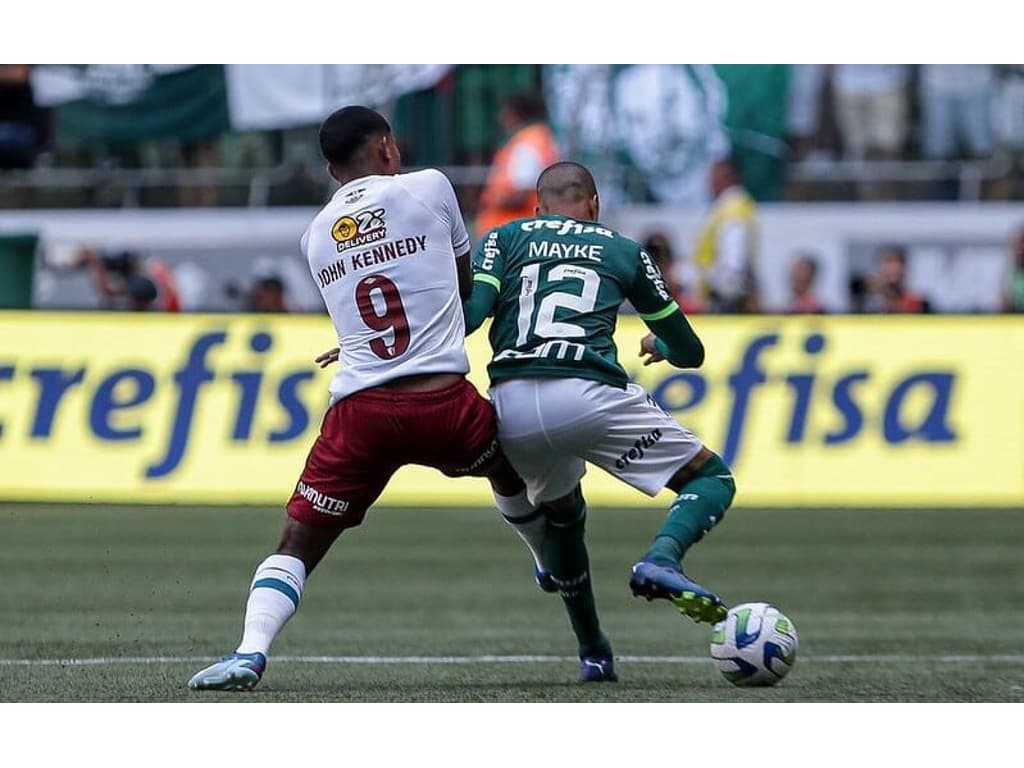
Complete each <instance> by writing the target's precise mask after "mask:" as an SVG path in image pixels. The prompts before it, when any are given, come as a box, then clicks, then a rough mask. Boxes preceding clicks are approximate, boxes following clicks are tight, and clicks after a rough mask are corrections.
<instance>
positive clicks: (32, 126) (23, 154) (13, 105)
mask: <svg viewBox="0 0 1024 768" xmlns="http://www.w3.org/2000/svg"><path fill="white" fill-rule="evenodd" d="M41 144H42V129H41V125H40V121H39V111H38V110H37V109H36V105H35V102H34V101H33V99H32V84H31V82H30V81H29V66H28V64H0V170H4V169H13V168H31V167H32V164H33V162H34V161H35V157H36V153H37V152H38V150H39V146H40V145H41Z"/></svg>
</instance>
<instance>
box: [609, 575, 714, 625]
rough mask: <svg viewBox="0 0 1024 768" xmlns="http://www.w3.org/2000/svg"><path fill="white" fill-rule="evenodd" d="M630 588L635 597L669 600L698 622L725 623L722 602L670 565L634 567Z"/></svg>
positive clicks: (682, 612)
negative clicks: (723, 621)
mask: <svg viewBox="0 0 1024 768" xmlns="http://www.w3.org/2000/svg"><path fill="white" fill-rule="evenodd" d="M629 588H630V589H631V590H632V591H633V595H634V596H635V597H646V598H647V599H648V600H655V599H658V598H660V599H663V600H670V601H671V602H673V603H675V605H676V607H677V608H679V612H680V613H681V614H683V615H684V616H688V617H690V618H691V619H693V620H694V621H696V622H707V623H708V624H715V623H717V622H719V621H722V620H723V619H724V618H725V614H726V612H727V608H726V605H725V603H724V602H722V598H720V597H719V596H718V595H716V594H715V593H714V592H711V591H709V590H707V589H705V588H704V587H702V586H701V585H700V584H698V583H697V582H695V581H691V580H690V579H688V578H687V576H686V574H685V573H683V571H682V569H681V568H678V567H673V566H671V565H658V564H657V563H652V562H651V561H649V560H641V561H640V562H639V563H637V564H636V565H634V566H633V574H632V576H630V579H629Z"/></svg>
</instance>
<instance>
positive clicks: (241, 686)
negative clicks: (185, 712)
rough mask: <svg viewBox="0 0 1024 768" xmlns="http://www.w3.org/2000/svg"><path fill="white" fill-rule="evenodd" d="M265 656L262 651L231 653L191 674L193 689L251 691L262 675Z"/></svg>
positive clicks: (265, 666) (191, 686)
mask: <svg viewBox="0 0 1024 768" xmlns="http://www.w3.org/2000/svg"><path fill="white" fill-rule="evenodd" d="M266 668H267V657H266V656H264V655H263V654H262V653H231V654H228V655H227V656H225V657H224V658H222V659H221V660H220V661H218V662H217V663H216V664H212V665H210V666H209V667H207V668H206V669H201V670H199V671H198V672H196V673H195V674H194V675H192V679H191V680H189V681H188V687H189V688H191V689H192V690H193V691H251V690H252V689H253V688H255V687H256V683H258V682H259V681H260V678H261V677H263V670H265V669H266Z"/></svg>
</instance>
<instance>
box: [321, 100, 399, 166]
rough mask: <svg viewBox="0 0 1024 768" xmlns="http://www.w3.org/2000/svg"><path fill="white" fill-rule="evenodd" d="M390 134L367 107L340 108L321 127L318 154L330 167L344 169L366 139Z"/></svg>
mask: <svg viewBox="0 0 1024 768" xmlns="http://www.w3.org/2000/svg"><path fill="white" fill-rule="evenodd" d="M390 133H391V126H390V125H389V124H388V121H387V120H385V119H384V116H383V115H381V114H380V113H379V112H377V111H376V110H373V109H370V108H369V107H358V106H352V107H342V108H341V109H339V110H338V111H337V112H334V113H333V114H331V115H330V116H329V117H328V118H327V119H326V120H324V122H323V124H322V125H321V126H320V134H319V139H320V152H321V154H323V156H324V159H325V160H327V162H328V163H330V164H331V165H337V166H341V167H345V166H346V165H349V164H350V163H351V162H352V158H353V156H354V155H355V154H356V153H357V152H358V151H359V150H360V149H362V148H363V145H364V144H365V143H366V141H367V140H368V139H371V138H373V137H374V136H381V135H387V134H390Z"/></svg>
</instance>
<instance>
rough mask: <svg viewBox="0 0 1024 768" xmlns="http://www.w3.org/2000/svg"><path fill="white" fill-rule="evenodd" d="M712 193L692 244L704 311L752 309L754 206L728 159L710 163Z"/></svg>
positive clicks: (755, 305) (754, 306)
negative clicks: (703, 299) (704, 216)
mask: <svg viewBox="0 0 1024 768" xmlns="http://www.w3.org/2000/svg"><path fill="white" fill-rule="evenodd" d="M711 194H712V197H713V199H714V202H713V204H712V206H711V211H710V212H709V213H708V215H707V217H706V218H705V219H704V221H703V223H702V224H701V229H700V234H699V235H698V237H697V244H696V247H695V249H694V260H695V262H696V265H697V268H698V269H699V270H700V273H701V280H702V292H703V294H704V296H705V297H706V298H707V301H708V307H709V310H710V311H711V312H720V313H742V312H757V311H758V309H759V308H758V302H757V285H756V281H755V279H754V263H755V261H756V258H757V209H756V205H755V203H754V200H753V198H752V197H751V196H750V195H749V194H748V193H747V190H746V189H744V188H743V185H742V183H741V181H740V177H739V173H738V172H737V170H736V166H735V165H734V164H733V163H732V162H731V161H730V160H720V161H719V162H717V163H715V164H714V165H712V166H711Z"/></svg>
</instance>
